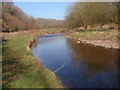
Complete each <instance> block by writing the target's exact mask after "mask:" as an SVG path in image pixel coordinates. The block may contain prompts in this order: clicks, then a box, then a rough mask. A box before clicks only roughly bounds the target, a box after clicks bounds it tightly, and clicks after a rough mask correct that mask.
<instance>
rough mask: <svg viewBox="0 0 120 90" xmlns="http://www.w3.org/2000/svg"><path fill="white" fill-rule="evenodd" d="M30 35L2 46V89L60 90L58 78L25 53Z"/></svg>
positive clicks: (29, 52)
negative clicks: (39, 89)
mask: <svg viewBox="0 0 120 90" xmlns="http://www.w3.org/2000/svg"><path fill="white" fill-rule="evenodd" d="M32 38H33V35H32V34H29V35H22V36H20V37H15V38H12V39H10V40H9V41H8V42H7V43H5V44H3V47H2V49H3V75H2V76H3V77H2V78H3V88H62V87H63V86H62V85H61V84H60V82H59V80H58V78H56V77H55V76H54V75H53V73H52V72H51V71H49V70H48V69H46V68H44V67H43V66H42V64H41V63H40V62H39V61H38V60H37V59H36V57H34V56H33V55H32V53H31V51H27V48H26V46H25V45H26V44H27V43H28V41H30V40H31V39H32Z"/></svg>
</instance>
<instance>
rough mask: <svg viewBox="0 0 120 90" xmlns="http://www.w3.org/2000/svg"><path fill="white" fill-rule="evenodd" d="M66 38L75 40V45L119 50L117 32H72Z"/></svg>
mask: <svg viewBox="0 0 120 90" xmlns="http://www.w3.org/2000/svg"><path fill="white" fill-rule="evenodd" d="M67 37H68V38H72V39H75V40H76V43H81V42H82V43H86V44H91V45H94V46H102V47H105V48H114V49H119V45H118V43H119V42H118V41H119V39H118V38H119V35H118V30H108V31H83V32H73V33H71V34H70V35H68V36H67Z"/></svg>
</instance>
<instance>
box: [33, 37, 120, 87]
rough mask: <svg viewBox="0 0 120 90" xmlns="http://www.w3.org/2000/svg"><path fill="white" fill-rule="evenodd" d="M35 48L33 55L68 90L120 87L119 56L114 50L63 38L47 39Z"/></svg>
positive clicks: (42, 40)
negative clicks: (119, 84)
mask: <svg viewBox="0 0 120 90" xmlns="http://www.w3.org/2000/svg"><path fill="white" fill-rule="evenodd" d="M39 40H40V41H38V42H39V43H38V44H37V45H36V46H35V47H34V48H33V54H34V55H36V56H38V57H39V58H40V60H42V62H43V64H44V66H45V67H47V68H48V69H50V70H52V71H54V70H56V69H58V68H59V67H61V66H62V65H63V63H65V66H64V67H63V68H62V69H61V70H59V71H58V72H56V73H55V74H56V75H57V76H58V78H59V79H60V80H61V82H62V83H63V85H65V86H66V87H68V88H91V87H92V88H96V87H97V88H99V87H100V88H102V87H104V88H105V87H106V88H111V87H112V88H115V87H118V80H117V79H118V74H117V64H118V63H117V61H118V59H117V57H118V56H117V54H118V51H117V50H114V49H105V48H103V47H94V46H92V45H87V44H82V43H80V44H77V43H76V41H74V40H70V39H66V38H63V37H53V38H48V37H46V38H45V37H44V39H43V37H42V38H40V39H39Z"/></svg>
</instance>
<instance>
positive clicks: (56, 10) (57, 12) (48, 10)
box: [14, 2, 74, 20]
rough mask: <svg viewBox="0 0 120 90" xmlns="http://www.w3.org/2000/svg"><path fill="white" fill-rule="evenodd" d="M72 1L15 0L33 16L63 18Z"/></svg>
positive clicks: (16, 3) (17, 4) (16, 4)
mask: <svg viewBox="0 0 120 90" xmlns="http://www.w3.org/2000/svg"><path fill="white" fill-rule="evenodd" d="M73 3H74V2H15V3H14V5H15V6H18V7H19V8H20V9H22V10H23V11H24V12H25V13H27V14H28V15H30V16H33V17H35V18H47V19H48V18H49V19H57V20H64V17H65V16H66V13H67V9H68V7H69V6H70V5H72V4H73Z"/></svg>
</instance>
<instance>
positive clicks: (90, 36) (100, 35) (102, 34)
mask: <svg viewBox="0 0 120 90" xmlns="http://www.w3.org/2000/svg"><path fill="white" fill-rule="evenodd" d="M71 36H72V37H75V38H81V39H87V40H117V39H118V31H117V30H108V31H83V32H75V33H72V34H71Z"/></svg>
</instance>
